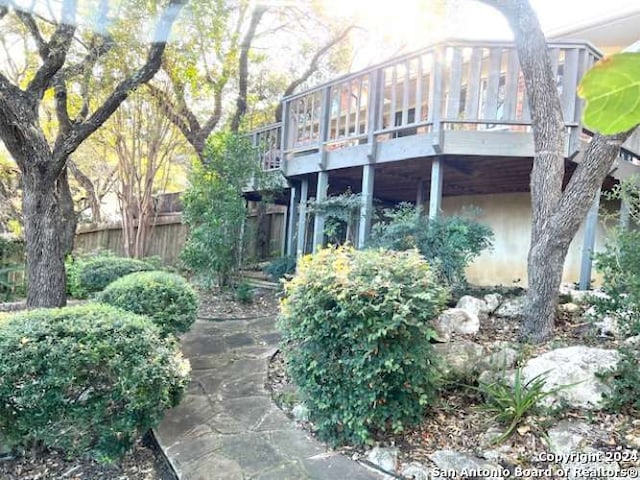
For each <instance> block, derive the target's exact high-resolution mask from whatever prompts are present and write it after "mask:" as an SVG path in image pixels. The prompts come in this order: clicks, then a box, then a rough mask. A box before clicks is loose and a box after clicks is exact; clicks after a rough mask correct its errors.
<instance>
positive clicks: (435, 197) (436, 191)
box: [429, 157, 442, 218]
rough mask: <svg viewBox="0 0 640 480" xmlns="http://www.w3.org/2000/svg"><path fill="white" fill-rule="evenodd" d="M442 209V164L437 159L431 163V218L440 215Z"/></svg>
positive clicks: (438, 158)
mask: <svg viewBox="0 0 640 480" xmlns="http://www.w3.org/2000/svg"><path fill="white" fill-rule="evenodd" d="M441 208H442V162H441V160H440V157H435V158H434V159H433V161H432V163H431V192H430V193H429V218H436V217H437V216H438V215H440V210H441Z"/></svg>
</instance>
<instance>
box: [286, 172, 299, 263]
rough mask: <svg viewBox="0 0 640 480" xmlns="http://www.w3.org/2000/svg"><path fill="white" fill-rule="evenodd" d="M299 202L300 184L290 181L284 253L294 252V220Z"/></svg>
mask: <svg viewBox="0 0 640 480" xmlns="http://www.w3.org/2000/svg"><path fill="white" fill-rule="evenodd" d="M299 203H300V185H299V184H296V183H293V182H291V196H290V199H289V209H288V210H287V240H286V251H285V254H286V255H295V254H296V237H297V232H296V221H297V220H298V204H299Z"/></svg>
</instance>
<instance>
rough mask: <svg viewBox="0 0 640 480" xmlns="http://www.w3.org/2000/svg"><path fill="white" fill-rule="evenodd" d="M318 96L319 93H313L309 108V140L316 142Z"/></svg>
mask: <svg viewBox="0 0 640 480" xmlns="http://www.w3.org/2000/svg"><path fill="white" fill-rule="evenodd" d="M316 95H317V93H315V92H314V93H312V94H311V95H310V97H311V106H310V108H309V138H310V139H311V141H315V140H316V122H315V118H314V117H315V111H316Z"/></svg>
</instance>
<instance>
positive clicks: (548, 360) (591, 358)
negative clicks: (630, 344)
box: [522, 346, 619, 409]
mask: <svg viewBox="0 0 640 480" xmlns="http://www.w3.org/2000/svg"><path fill="white" fill-rule="evenodd" d="M618 359H619V354H618V352H617V351H615V350H606V349H601V348H590V347H585V346H573V347H566V348H559V349H557V350H551V351H550V352H546V353H543V354H542V355H540V356H538V357H534V358H532V359H530V360H529V361H528V362H527V363H526V364H525V366H524V368H523V369H522V375H523V380H524V381H525V382H528V381H529V380H531V379H532V378H534V377H535V376H537V375H541V374H544V376H545V378H546V383H545V387H544V389H545V390H546V391H550V390H553V389H556V388H558V387H561V386H565V385H572V386H569V387H566V388H561V389H560V390H558V391H557V392H555V393H553V394H552V395H550V396H549V397H546V398H545V399H543V403H546V404H547V405H552V404H554V403H556V402H558V401H564V402H567V403H568V404H569V405H570V406H571V407H576V408H586V409H600V408H602V400H603V394H604V393H608V392H609V387H608V386H607V385H605V384H604V383H603V382H602V381H601V380H600V379H599V378H597V377H596V373H599V372H603V371H606V370H609V369H612V368H615V366H616V364H617V362H618Z"/></svg>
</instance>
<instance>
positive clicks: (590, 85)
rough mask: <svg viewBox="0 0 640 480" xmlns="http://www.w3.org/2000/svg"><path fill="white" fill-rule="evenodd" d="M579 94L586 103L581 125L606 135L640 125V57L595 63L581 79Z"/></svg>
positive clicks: (614, 57)
mask: <svg viewBox="0 0 640 480" xmlns="http://www.w3.org/2000/svg"><path fill="white" fill-rule="evenodd" d="M578 94H579V95H580V96H581V97H582V98H584V99H585V100H586V101H587V104H586V106H585V109H584V112H583V114H582V123H584V125H586V126H587V127H588V128H590V129H593V130H596V131H598V132H600V133H602V134H603V135H614V134H616V133H622V132H626V131H628V130H631V129H632V128H634V127H636V126H637V125H638V124H640V108H638V98H640V53H637V52H636V53H629V52H626V53H618V54H615V55H611V56H609V57H605V58H603V59H602V60H600V61H599V62H598V63H596V64H595V65H594V66H593V68H592V69H591V70H589V71H588V72H587V73H586V74H585V76H584V77H583V78H582V81H581V82H580V85H579V86H578Z"/></svg>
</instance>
